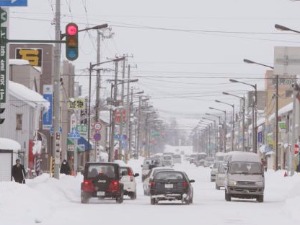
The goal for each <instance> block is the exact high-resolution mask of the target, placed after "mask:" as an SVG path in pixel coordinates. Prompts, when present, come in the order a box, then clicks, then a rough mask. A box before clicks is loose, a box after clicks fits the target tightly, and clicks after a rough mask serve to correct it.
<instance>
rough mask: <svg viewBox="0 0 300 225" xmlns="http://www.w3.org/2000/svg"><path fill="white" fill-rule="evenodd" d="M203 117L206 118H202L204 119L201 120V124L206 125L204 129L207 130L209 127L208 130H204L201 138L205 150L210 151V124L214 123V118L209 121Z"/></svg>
mask: <svg viewBox="0 0 300 225" xmlns="http://www.w3.org/2000/svg"><path fill="white" fill-rule="evenodd" d="M203 119H205V118H202V120H200V121H199V126H201V125H204V126H205V127H204V129H202V130H204V131H205V130H207V129H208V132H202V135H201V139H202V140H203V141H201V142H202V149H203V150H204V152H206V153H208V152H209V151H210V126H211V124H212V123H211V122H212V121H213V120H209V121H210V122H208V121H205V120H203ZM203 150H202V151H203Z"/></svg>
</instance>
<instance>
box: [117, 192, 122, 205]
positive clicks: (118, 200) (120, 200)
mask: <svg viewBox="0 0 300 225" xmlns="http://www.w3.org/2000/svg"><path fill="white" fill-rule="evenodd" d="M123 200H124V192H123V191H122V192H121V195H120V196H118V197H117V198H116V202H117V203H119V204H121V203H123Z"/></svg>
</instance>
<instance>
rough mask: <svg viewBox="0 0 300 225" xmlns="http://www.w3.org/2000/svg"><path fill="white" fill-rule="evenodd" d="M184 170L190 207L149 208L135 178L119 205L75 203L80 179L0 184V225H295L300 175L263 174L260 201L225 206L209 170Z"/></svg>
mask: <svg viewBox="0 0 300 225" xmlns="http://www.w3.org/2000/svg"><path fill="white" fill-rule="evenodd" d="M140 163H141V162H140V161H131V162H130V163H129V164H130V165H131V166H132V167H133V169H134V172H139V173H141V171H140V170H141V167H140V165H141V164H140ZM176 169H180V170H184V171H186V172H187V174H188V175H189V177H190V179H195V180H196V182H195V183H194V185H193V186H194V203H193V204H192V205H182V204H181V203H180V202H178V203H175V202H162V203H160V204H159V205H150V199H149V197H148V196H144V195H143V191H142V183H141V179H140V177H138V178H137V181H138V196H137V199H136V200H130V199H129V198H128V199H126V200H125V201H124V202H123V204H116V203H115V201H111V200H105V201H98V200H97V199H93V200H91V201H90V204H84V205H82V204H81V203H80V182H81V179H82V176H77V177H75V178H74V177H71V176H63V175H62V176H61V178H60V180H55V179H52V178H49V176H48V175H47V174H44V175H42V176H40V177H37V178H36V179H34V180H28V181H27V184H25V185H21V184H16V183H13V182H2V183H0V224H1V225H2V224H3V225H21V224H22V225H29V224H36V223H41V224H44V225H65V224H70V225H79V224H89V225H94V224H95V225H96V224H97V225H99V224H122V225H134V224H143V225H148V224H149V225H150V224H151V225H153V224H162V225H165V224H172V225H177V224H178V225H179V224H180V225H182V224H185V223H188V224H190V225H193V224H205V225H211V224H215V225H222V224H233V225H235V224H237V225H238V224H243V225H259V224H273V225H276V224H278V225H279V224H296V223H299V222H300V219H299V218H298V216H297V214H298V212H299V210H300V207H299V205H300V204H299V201H300V174H296V175H295V176H293V177H284V176H283V173H284V172H283V171H277V172H273V171H269V172H267V173H266V190H265V202H263V203H258V202H256V201H255V200H240V199H233V200H232V201H231V202H226V201H225V199H224V190H222V189H221V190H216V189H215V184H214V183H213V182H210V169H209V168H203V167H199V168H196V167H195V166H194V165H190V164H189V163H184V164H181V165H176Z"/></svg>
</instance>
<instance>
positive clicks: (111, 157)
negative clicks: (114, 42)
mask: <svg viewBox="0 0 300 225" xmlns="http://www.w3.org/2000/svg"><path fill="white" fill-rule="evenodd" d="M118 64H119V61H118V60H116V61H115V81H114V85H113V87H114V98H113V105H114V106H115V107H116V102H117V93H118V84H117V82H118ZM114 138H115V109H113V115H112V121H111V137H110V152H109V153H110V154H109V155H110V157H109V158H110V160H109V161H110V162H112V161H113V160H114V147H115V146H114Z"/></svg>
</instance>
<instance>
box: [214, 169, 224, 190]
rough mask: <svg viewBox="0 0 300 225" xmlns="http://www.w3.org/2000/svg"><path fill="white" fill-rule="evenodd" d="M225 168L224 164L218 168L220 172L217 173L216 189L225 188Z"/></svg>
mask: <svg viewBox="0 0 300 225" xmlns="http://www.w3.org/2000/svg"><path fill="white" fill-rule="evenodd" d="M225 167H226V165H225V164H224V163H220V164H219V166H218V171H217V173H216V189H217V190H220V188H221V187H224V181H225Z"/></svg>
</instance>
